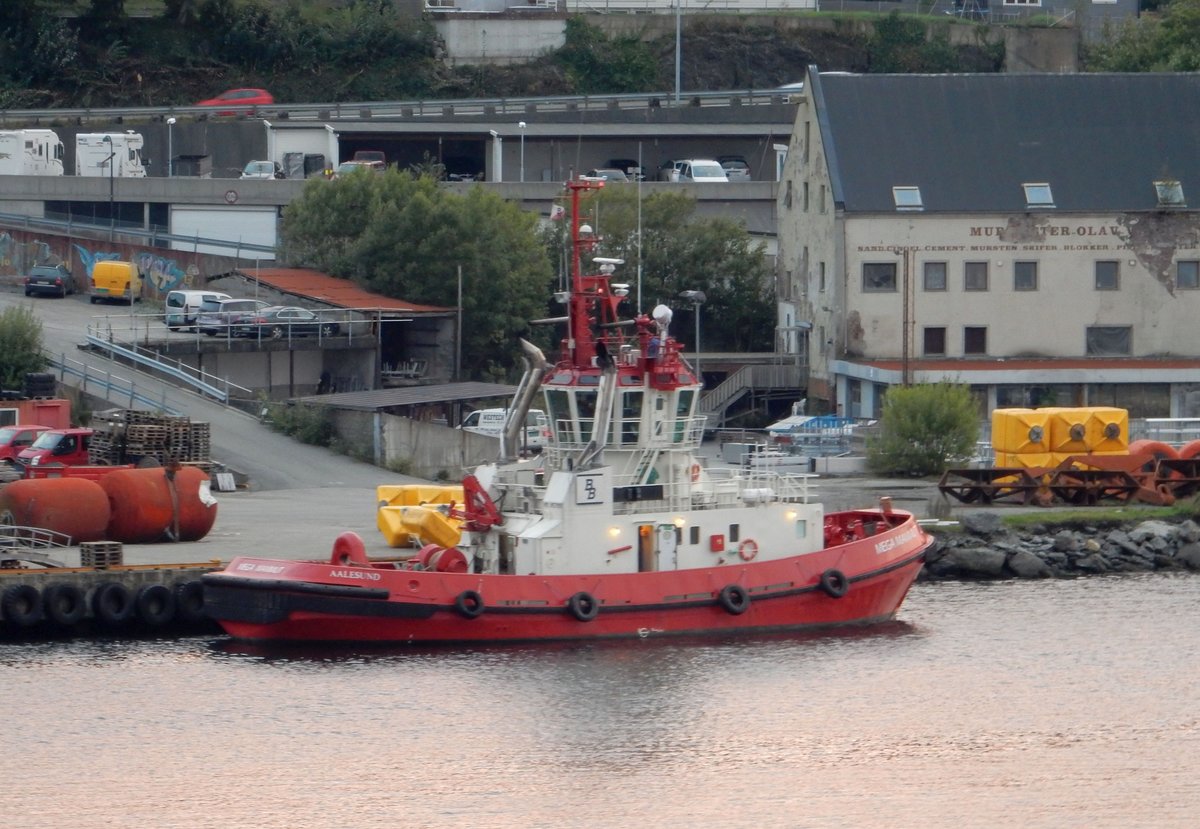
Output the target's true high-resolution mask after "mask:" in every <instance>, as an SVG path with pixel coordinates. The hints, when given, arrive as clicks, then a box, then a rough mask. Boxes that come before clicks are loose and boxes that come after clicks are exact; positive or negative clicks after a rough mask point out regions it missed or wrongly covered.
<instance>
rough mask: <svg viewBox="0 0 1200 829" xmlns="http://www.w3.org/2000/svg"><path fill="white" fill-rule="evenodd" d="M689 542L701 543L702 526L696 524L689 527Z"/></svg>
mask: <svg viewBox="0 0 1200 829" xmlns="http://www.w3.org/2000/svg"><path fill="white" fill-rule="evenodd" d="M688 543H689V544H699V543H700V528H699V527H698V526H696V525H695V524H693V525H692V526H690V527H688Z"/></svg>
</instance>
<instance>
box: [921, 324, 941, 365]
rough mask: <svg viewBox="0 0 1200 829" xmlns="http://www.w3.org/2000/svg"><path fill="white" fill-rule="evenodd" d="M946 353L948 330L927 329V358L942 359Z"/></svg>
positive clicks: (939, 327)
mask: <svg viewBox="0 0 1200 829" xmlns="http://www.w3.org/2000/svg"><path fill="white" fill-rule="evenodd" d="M945 353H946V329H945V328H943V327H941V326H938V327H936V328H935V327H930V328H926V329H925V350H924V354H925V356H926V357H940V356H942V355H944V354H945Z"/></svg>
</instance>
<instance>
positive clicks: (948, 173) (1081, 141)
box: [810, 72, 1200, 215]
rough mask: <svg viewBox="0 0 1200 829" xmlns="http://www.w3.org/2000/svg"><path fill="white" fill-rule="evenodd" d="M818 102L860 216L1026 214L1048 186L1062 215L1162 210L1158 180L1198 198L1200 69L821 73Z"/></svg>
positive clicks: (1197, 201)
mask: <svg viewBox="0 0 1200 829" xmlns="http://www.w3.org/2000/svg"><path fill="white" fill-rule="evenodd" d="M810 90H811V91H812V99H811V100H812V101H813V106H814V107H815V108H816V116H817V120H818V123H819V126H820V129H821V138H822V141H823V143H824V147H825V152H826V156H827V158H828V162H829V165H830V174H831V176H832V177H833V179H834V181H833V189H834V198H835V200H837V201H839V202H841V203H842V204H843V205H844V207H845V209H846V210H847V211H848V212H889V213H891V212H895V211H896V205H895V202H894V201H893V198H892V187H893V186H916V187H920V189H921V197H922V201H923V203H924V208H925V212H939V211H949V212H962V213H981V212H1026V211H1027V210H1028V206H1027V204H1026V201H1025V194H1024V191H1023V189H1022V186H1021V185H1022V184H1026V183H1048V184H1049V185H1050V187H1051V190H1052V193H1053V197H1054V207H1052V208H1035V210H1036V212H1038V213H1047V214H1050V215H1053V214H1054V213H1055V212H1064V211H1118V212H1122V211H1137V210H1153V209H1156V208H1157V207H1158V199H1157V195H1156V192H1155V189H1154V184H1153V182H1154V181H1155V180H1159V179H1164V178H1169V179H1176V180H1179V181H1181V182H1182V184H1183V191H1184V195H1185V197H1186V198H1188V199H1190V201H1191V204H1192V205H1193V206H1196V205H1200V74H1194V73H1177V74H1167V73H1163V74H1154V73H1144V74H1098V73H1080V74H1069V75H1068V74H1063V75H1044V74H1021V75H1010V74H996V75H848V74H824V75H820V74H816V73H813V72H810Z"/></svg>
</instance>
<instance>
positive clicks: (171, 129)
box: [167, 118, 175, 178]
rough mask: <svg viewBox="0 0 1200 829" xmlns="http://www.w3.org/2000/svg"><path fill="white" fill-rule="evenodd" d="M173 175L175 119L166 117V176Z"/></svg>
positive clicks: (171, 176)
mask: <svg viewBox="0 0 1200 829" xmlns="http://www.w3.org/2000/svg"><path fill="white" fill-rule="evenodd" d="M174 177H175V119H174V118H168V119H167V178H174Z"/></svg>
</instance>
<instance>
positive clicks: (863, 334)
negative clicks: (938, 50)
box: [778, 67, 1200, 417]
mask: <svg viewBox="0 0 1200 829" xmlns="http://www.w3.org/2000/svg"><path fill="white" fill-rule="evenodd" d="M807 79H808V80H807V92H808V94H807V95H806V96H805V97H804V98H803V99H802V100H801V101H800V107H799V111H798V114H797V121H796V127H795V129H794V130H793V133H792V137H791V141H790V147H789V152H788V156H787V161H786V164H785V168H784V176H783V181H782V182H781V183H780V189H779V204H778V213H779V284H780V290H779V300H780V322H781V327H783V328H785V330H786V329H789V328H790V329H791V330H794V331H795V332H796V336H794V337H792V338H791V340H790V342H789V343H788V345H789V346H790V347H792V348H794V349H796V350H797V352H798V353H801V354H806V355H807V361H808V365H809V371H810V382H809V390H808V391H809V397H810V399H819V400H824V401H828V403H829V405H830V408H831V409H833V410H835V411H839V412H842V413H844V414H846V415H851V416H865V417H871V416H876V415H878V414H879V412H880V410H881V403H882V399H883V396H884V394H885V393H886V391H887V389H888V388H889V387H891V386H895V385H900V384H907V383H927V382H938V381H952V382H958V383H967V384H970V386H971V387H972V388H973V389H975V390H976V392H977V393H978V395H979V397H980V402H981V408H983V409H984V410H985V411H989V412H990V411H991V409H993V408H997V407H1013V406H1016V407H1021V406H1055V405H1057V406H1085V405H1112V406H1120V407H1123V408H1126V409H1128V410H1129V413H1130V415H1131V416H1133V417H1197V416H1200V336H1198V335H1197V324H1196V322H1197V320H1198V319H1200V214H1198V211H1197V210H1196V209H1194V208H1189V207H1188V200H1189V198H1190V199H1191V200H1192V202H1193V203H1195V202H1196V201H1197V200H1200V146H1198V143H1200V139H1198V138H1197V136H1200V75H1195V74H1138V75H1132V74H1130V75H1125V74H1110V75H1097V74H1087V75H937V76H932V75H905V76H899V75H847V74H842V73H829V74H821V73H819V72H818V71H817V70H816V69H815V68H814V67H810V69H809V72H808V76H807Z"/></svg>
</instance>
